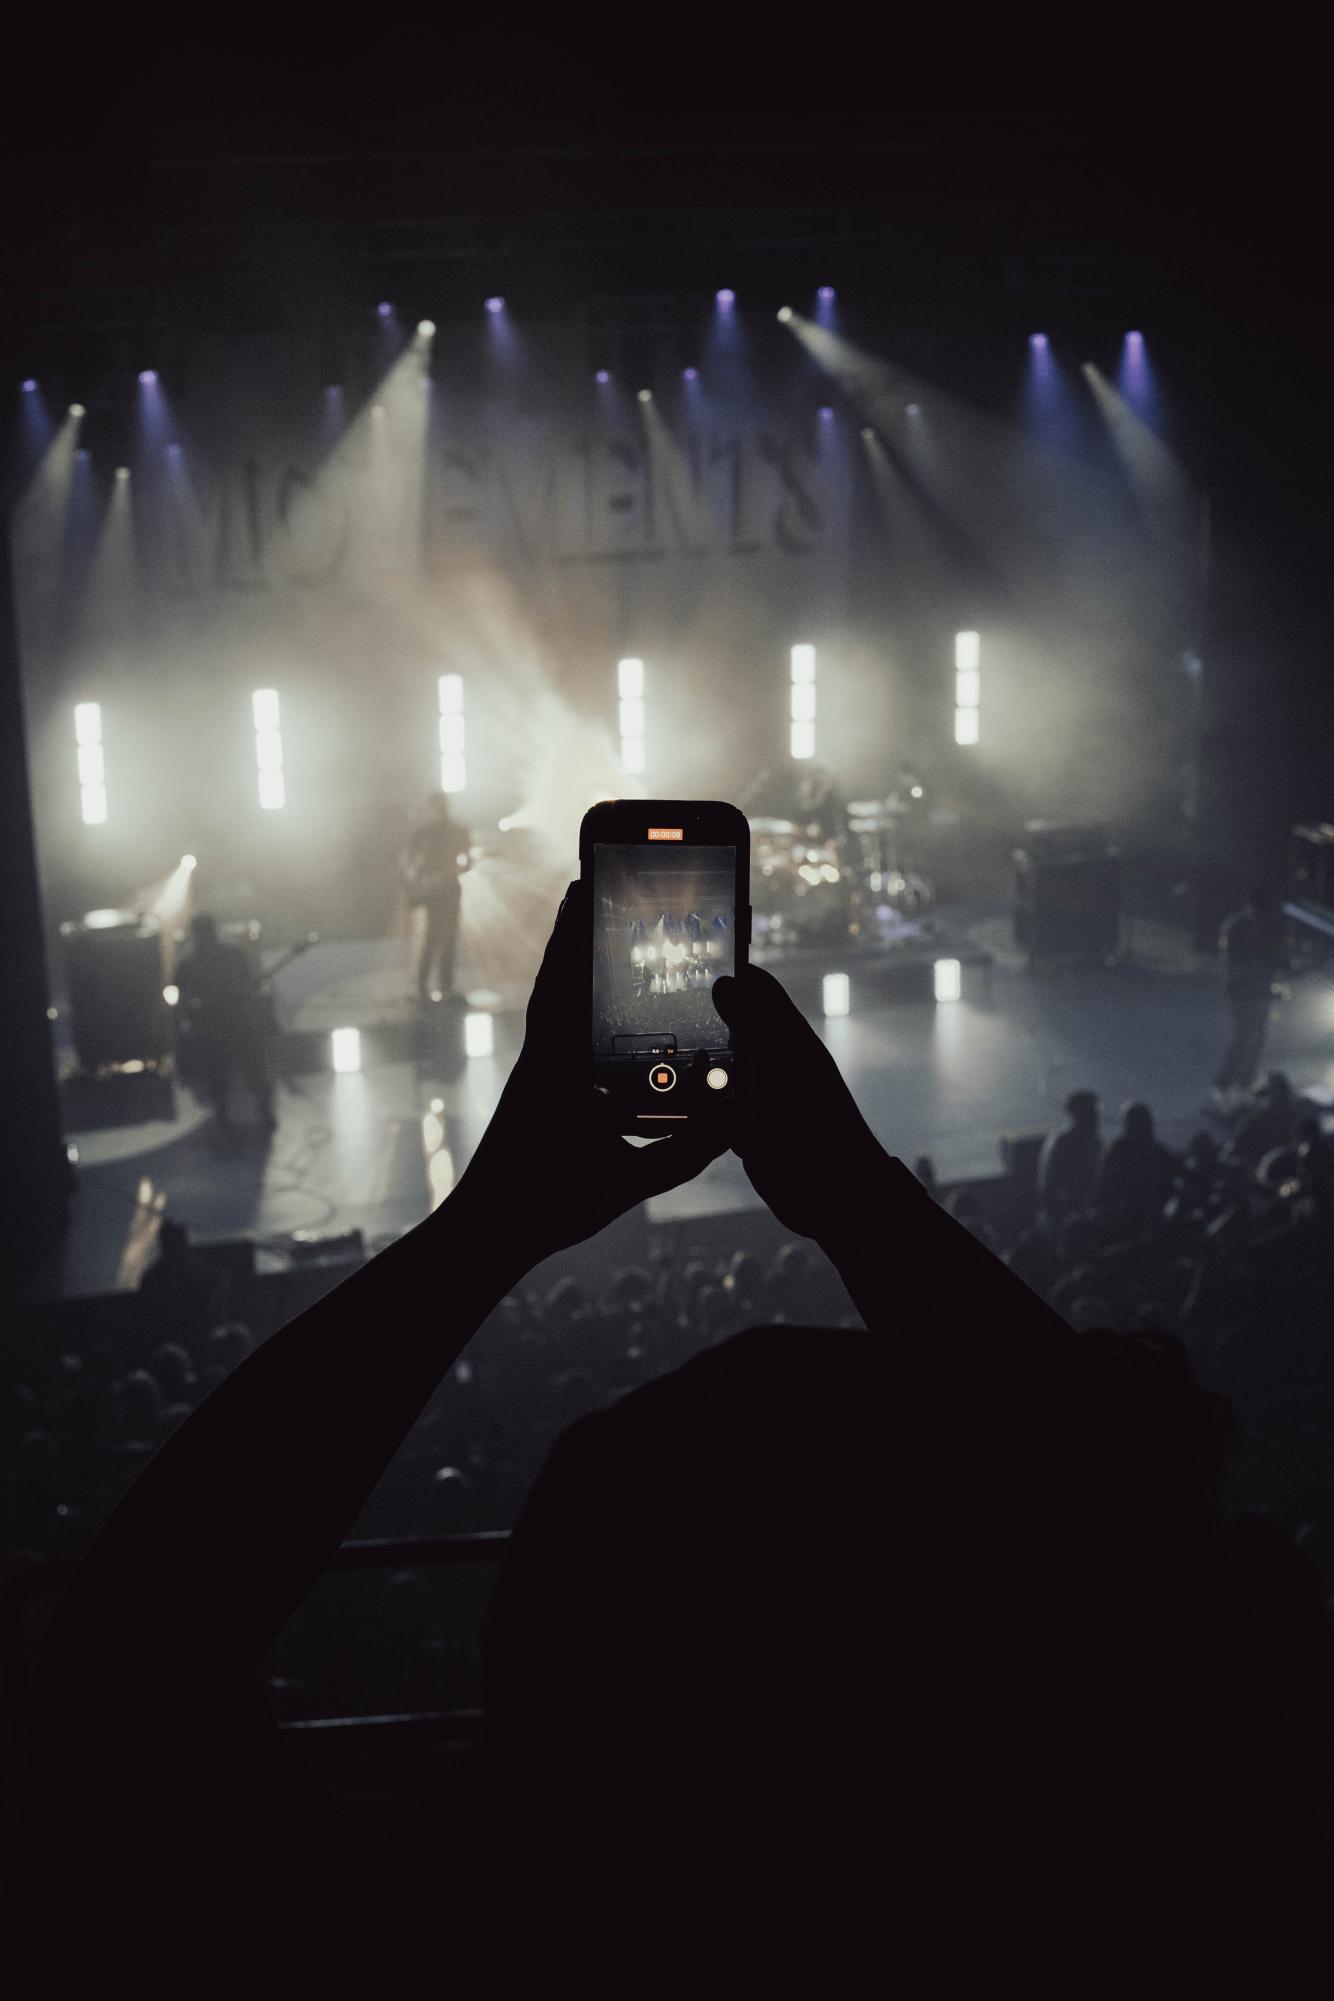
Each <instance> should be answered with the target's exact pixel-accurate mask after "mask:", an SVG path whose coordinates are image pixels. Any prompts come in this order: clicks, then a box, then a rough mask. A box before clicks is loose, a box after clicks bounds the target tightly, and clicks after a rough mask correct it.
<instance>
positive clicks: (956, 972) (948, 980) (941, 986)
mask: <svg viewBox="0 0 1334 2001" xmlns="http://www.w3.org/2000/svg"><path fill="white" fill-rule="evenodd" d="M932 972H933V977H934V981H935V992H936V999H937V1000H938V1001H956V1000H961V999H962V998H963V967H962V965H961V964H960V963H959V961H958V960H957V959H937V960H936V963H935V966H934V967H933V969H932Z"/></svg>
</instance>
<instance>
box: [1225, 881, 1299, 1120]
mask: <svg viewBox="0 0 1334 2001" xmlns="http://www.w3.org/2000/svg"><path fill="white" fill-rule="evenodd" d="M1219 949H1220V951H1221V953H1222V955H1223V991H1224V993H1225V995H1226V997H1227V1005H1228V1012H1229V1014H1230V1015H1231V1017H1232V1035H1231V1039H1230V1040H1229V1042H1228V1046H1227V1050H1226V1053H1225V1054H1224V1057H1223V1061H1222V1064H1221V1065H1220V1067H1219V1070H1218V1074H1217V1076H1216V1077H1215V1078H1214V1085H1213V1092H1212V1098H1213V1103H1214V1105H1215V1107H1216V1108H1217V1109H1219V1110H1228V1109H1231V1108H1232V1107H1233V1106H1234V1105H1235V1103H1236V1101H1237V1099H1238V1098H1242V1099H1244V1098H1245V1097H1246V1096H1247V1094H1248V1093H1249V1092H1250V1089H1251V1086H1252V1085H1253V1084H1254V1082H1255V1077H1256V1073H1257V1071H1258V1070H1259V1068H1260V1058H1261V1056H1262V1054H1263V1053H1264V1041H1265V1031H1266V1030H1267V1028H1268V1026H1269V1021H1270V1017H1271V1015H1272V1013H1273V1009H1274V1002H1275V1000H1276V999H1278V998H1281V997H1282V996H1283V994H1284V992H1285V991H1286V989H1285V987H1284V981H1285V980H1286V979H1287V976H1288V974H1289V973H1290V972H1291V970H1292V960H1291V955H1290V952H1289V948H1288V936H1287V929H1286V926H1285V924H1284V922H1283V911H1282V907H1281V905H1280V903H1279V900H1278V898H1277V897H1276V896H1275V894H1274V892H1273V890H1272V889H1269V888H1267V887H1266V886H1265V885H1264V884H1263V883H1255V884H1253V885H1252V887H1251V890H1250V892H1249V894H1248V896H1247V899H1246V907H1245V909H1244V910H1238V911H1235V912H1234V913H1233V915H1232V916H1231V917H1229V918H1228V920H1227V922H1226V923H1225V924H1224V926H1223V931H1222V936H1221V937H1220V939H1219Z"/></svg>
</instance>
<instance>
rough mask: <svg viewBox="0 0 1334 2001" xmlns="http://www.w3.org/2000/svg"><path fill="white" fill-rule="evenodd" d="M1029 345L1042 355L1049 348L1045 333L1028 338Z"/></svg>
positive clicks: (1031, 335)
mask: <svg viewBox="0 0 1334 2001" xmlns="http://www.w3.org/2000/svg"><path fill="white" fill-rule="evenodd" d="M1028 344H1029V346H1030V347H1031V348H1034V349H1036V350H1037V352H1038V353H1039V354H1040V353H1041V352H1042V350H1043V349H1044V348H1045V347H1046V346H1047V336H1046V334H1045V333H1031V334H1030V335H1029V336H1028Z"/></svg>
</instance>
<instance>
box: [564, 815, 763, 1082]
mask: <svg viewBox="0 0 1334 2001" xmlns="http://www.w3.org/2000/svg"><path fill="white" fill-rule="evenodd" d="M593 908H594V937H593V1056H594V1069H595V1074H596V1081H597V1082H598V1083H599V1084H600V1085H602V1086H603V1088H604V1089H607V1090H610V1091H612V1092H613V1093H615V1094H617V1095H621V1094H635V1095H638V1094H642V1093H643V1092H644V1091H645V1089H646V1088H647V1090H648V1092H649V1093H651V1094H652V1097H653V1098H654V1099H660V1100H662V1102H663V1106H664V1113H663V1115H664V1116H670V1112H669V1111H668V1110H667V1106H668V1103H669V1101H670V1100H671V1099H673V1098H678V1099H679V1098H683V1097H695V1098H709V1099H713V1100H714V1101H715V1102H717V1101H718V1100H719V1099H720V1098H721V1096H722V1094H723V1093H725V1092H726V1091H727V1090H728V1088H729V1086H730V1084H731V1080H732V1073H731V1064H732V1057H731V1051H730V1049H729V1047H728V1033H727V1027H726V1024H725V1023H724V1021H723V1019H722V1017H721V1015H720V1014H719V1013H718V1010H717V1008H715V1006H714V1004H713V983H714V981H715V980H716V979H718V978H719V977H720V976H721V975H722V974H724V973H729V974H730V973H733V972H735V971H736V849H735V848H732V847H688V846H684V845H682V846H679V847H678V846H672V845H668V844H666V843H664V844H663V845H660V846H658V845H654V846H648V845H644V846H641V845H639V844H635V845H629V844H627V845H620V844H619V843H609V842H599V843H598V844H597V846H596V847H595V848H594V850H593Z"/></svg>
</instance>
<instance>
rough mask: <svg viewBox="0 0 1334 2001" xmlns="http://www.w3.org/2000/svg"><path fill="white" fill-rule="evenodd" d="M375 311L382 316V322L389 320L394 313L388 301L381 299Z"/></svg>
mask: <svg viewBox="0 0 1334 2001" xmlns="http://www.w3.org/2000/svg"><path fill="white" fill-rule="evenodd" d="M375 310H376V312H377V313H378V314H379V315H380V318H381V319H382V320H387V319H388V318H389V315H390V314H391V313H392V312H393V310H394V309H393V307H392V306H391V305H390V303H389V301H388V299H381V301H380V303H379V305H378V306H377V307H376V308H375Z"/></svg>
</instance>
